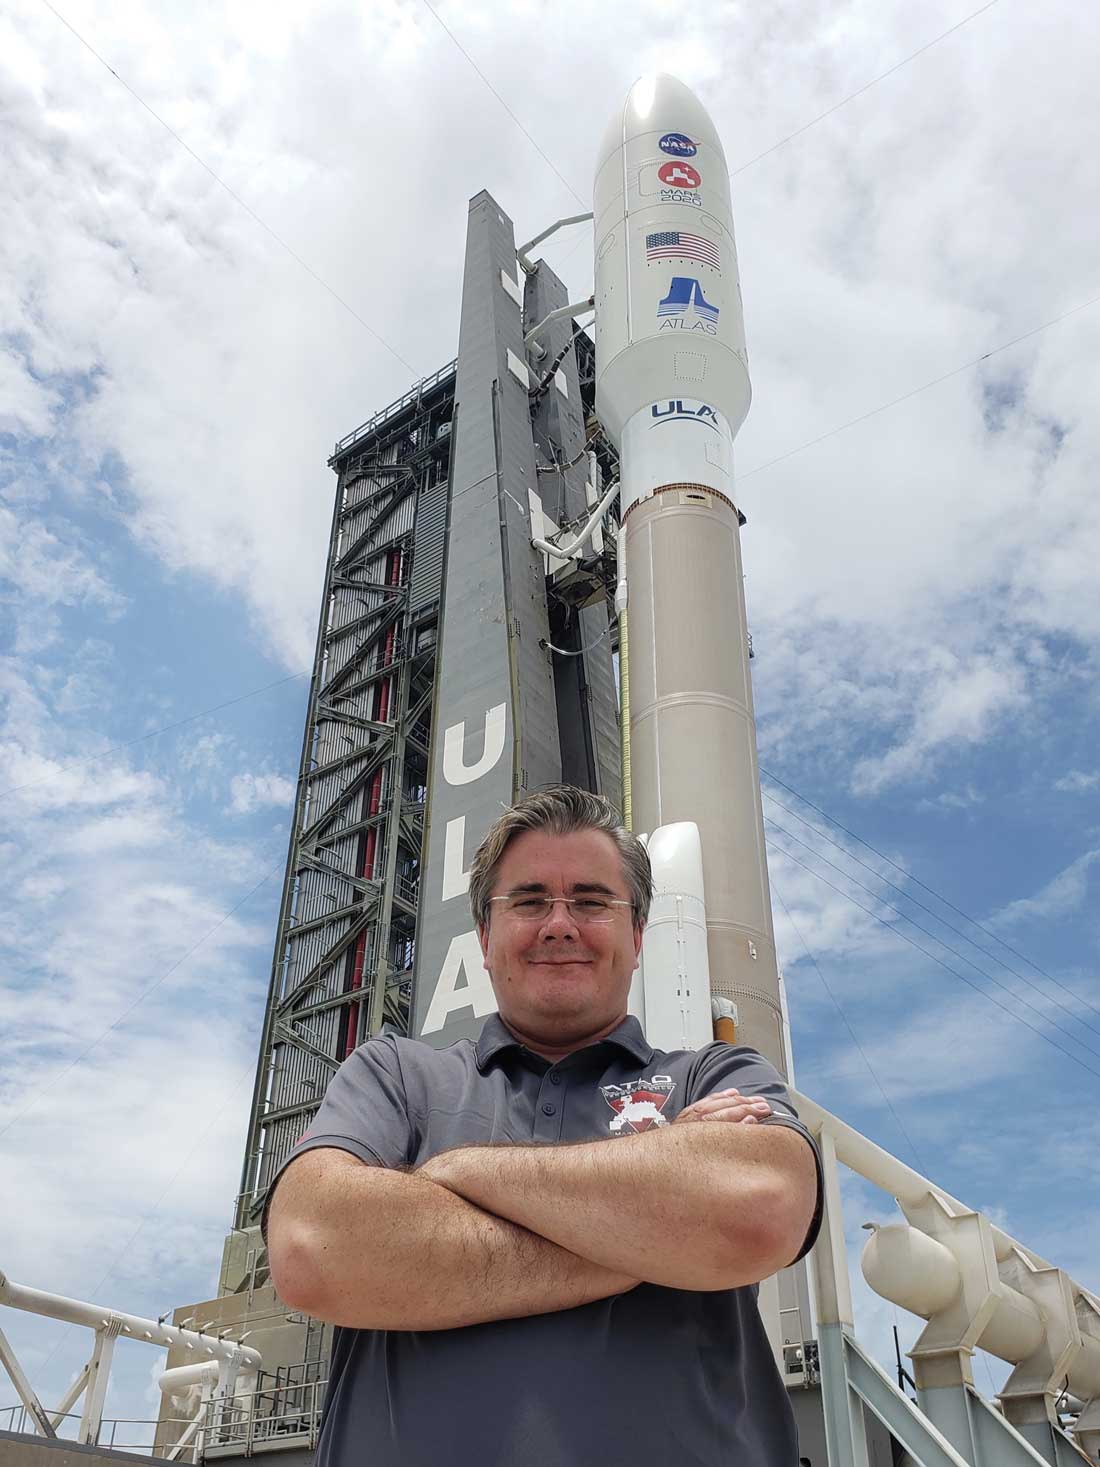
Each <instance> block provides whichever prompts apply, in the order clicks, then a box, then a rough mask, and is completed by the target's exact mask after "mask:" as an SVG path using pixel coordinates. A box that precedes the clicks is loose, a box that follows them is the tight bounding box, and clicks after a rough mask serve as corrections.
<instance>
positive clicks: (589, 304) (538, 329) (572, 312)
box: [523, 296, 596, 346]
mask: <svg viewBox="0 0 1100 1467" xmlns="http://www.w3.org/2000/svg"><path fill="white" fill-rule="evenodd" d="M595 309H596V306H595V302H594V301H593V299H592V297H591V296H588V297H587V298H586V299H585V300H583V301H573V302H572V303H571V304H570V305H568V306H558V307H557V309H556V310H553V311H551V312H550V314H549V315H548V316H543V318H542V320H541V321H540V322H539V324H538V325H537V326H532V327H531V329H530V331H528V333H527V335H526V336H525V337H524V338H523V344H524V346H530V345H531V343H532V342H533V341H534V339H535V337H536V336H539V335H541V333H542V332H543V331H544V330H545V329H546V327H547V326H550V325H552V324H553V323H554V322H555V321H561V320H563V319H564V318H565V317H566V316H587V315H588V313H589V311H594V310H595Z"/></svg>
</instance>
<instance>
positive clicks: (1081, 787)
mask: <svg viewBox="0 0 1100 1467" xmlns="http://www.w3.org/2000/svg"><path fill="white" fill-rule="evenodd" d="M1098 785H1100V769H1097V770H1093V771H1092V772H1091V773H1086V771H1085V770H1083V769H1071V770H1070V772H1069V773H1068V774H1066V775H1063V776H1062V778H1061V779H1056V780H1055V781H1054V788H1055V789H1056V790H1061V791H1062V793H1063V794H1069V795H1080V794H1084V792H1085V791H1086V790H1094V789H1096V787H1097V786H1098Z"/></svg>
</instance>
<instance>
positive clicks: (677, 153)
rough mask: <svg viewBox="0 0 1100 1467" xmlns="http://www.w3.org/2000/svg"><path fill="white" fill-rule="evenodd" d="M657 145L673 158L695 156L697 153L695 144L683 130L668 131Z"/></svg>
mask: <svg viewBox="0 0 1100 1467" xmlns="http://www.w3.org/2000/svg"><path fill="white" fill-rule="evenodd" d="M657 146H658V147H659V148H660V150H661V152H662V153H670V154H671V155H672V157H673V158H694V157H695V153H696V147H695V144H694V143H693V142H692V141H691V139H690V138H689V137H686V136H685V135H684V134H683V133H682V132H666V133H665V135H664V137H663V138H662V139H661V141H660V142H659V143H658V144H657Z"/></svg>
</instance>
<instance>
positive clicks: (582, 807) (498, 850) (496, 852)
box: [470, 784, 653, 927]
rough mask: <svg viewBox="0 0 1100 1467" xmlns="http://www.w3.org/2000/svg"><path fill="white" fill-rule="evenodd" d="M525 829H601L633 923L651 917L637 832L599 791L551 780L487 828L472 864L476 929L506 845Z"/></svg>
mask: <svg viewBox="0 0 1100 1467" xmlns="http://www.w3.org/2000/svg"><path fill="white" fill-rule="evenodd" d="M525 830H548V831H550V832H551V833H552V834H553V835H572V834H573V832H574V831H575V830H602V831H603V832H604V833H605V834H606V835H609V836H610V837H611V839H612V840H613V841H614V842H615V846H616V848H617V849H618V852H619V856H620V858H621V859H622V863H623V875H624V877H625V878H626V885H627V890H628V891H629V893H630V900H631V902H632V904H633V906H634V921H635V923H636V924H639V925H640V924H641V923H643V922H644V921H645V920H646V918H647V917H648V916H649V904H650V901H651V900H652V898H653V874H652V872H651V870H650V866H649V855H648V853H647V851H646V848H645V846H643V845H642V843H641V841H640V840H639V839H638V837H637V836H635V835H631V833H630V831H629V830H626V829H625V828H624V827H623V825H622V824H621V822H620V820H619V813H618V811H617V810H616V809H615V807H614V805H612V803H611V801H610V800H606V799H604V797H603V795H593V794H590V793H589V791H588V790H582V789H578V788H577V787H576V786H575V785H571V784H554V785H550V786H548V787H547V788H546V789H542V790H536V792H535V793H534V794H533V795H528V796H527V797H526V798H525V799H522V800H520V801H519V803H518V804H515V805H513V806H512V808H511V809H510V810H505V812H504V814H503V815H501V816H500V818H499V819H498V820H495V821H494V822H493V824H492V825H491V826H490V827H489V830H488V833H487V834H486V836H485V839H484V840H483V841H482V842H481V844H480V845H479V846H478V848H477V854H476V855H475V856H474V859H473V864H472V865H471V867H470V910H471V911H472V912H473V914H474V921H475V922H476V923H477V925H478V926H479V927H482V926H485V925H487V924H488V921H489V912H490V907H489V898H490V896H491V895H492V893H493V886H494V884H495V882H496V875H497V868H498V867H499V866H500V862H501V858H502V857H503V855H504V850H505V847H506V846H507V845H508V842H509V841H510V840H511V839H512V837H513V836H514V835H521V834H522V833H523V832H524V831H525Z"/></svg>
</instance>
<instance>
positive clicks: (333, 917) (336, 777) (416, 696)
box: [236, 363, 454, 1228]
mask: <svg viewBox="0 0 1100 1467" xmlns="http://www.w3.org/2000/svg"><path fill="white" fill-rule="evenodd" d="M453 401H454V364H453V363H452V364H451V366H450V367H449V368H443V369H441V370H440V371H439V372H437V373H436V374H435V375H434V376H433V377H431V378H428V379H427V380H426V381H425V382H423V383H421V384H420V386H419V388H417V389H414V391H412V392H410V393H407V394H406V395H405V396H404V397H403V398H401V399H400V400H399V401H398V402H397V403H394V404H393V405H392V407H390V408H389V409H387V410H386V411H385V412H383V413H380V414H378V415H377V416H376V417H375V418H373V419H372V420H371V421H370V422H369V423H367V424H364V426H363V427H362V428H361V429H358V430H357V431H356V432H355V433H354V434H351V435H349V437H348V438H347V439H345V440H342V442H341V443H340V444H338V445H337V450H336V453H335V454H334V456H333V458H332V459H331V460H330V465H331V467H333V468H334V469H335V470H336V471H337V474H338V475H339V479H338V485H337V493H336V509H335V514H334V517H333V525H332V534H331V539H330V544H329V556H328V564H327V569H326V576H325V589H324V597H323V601H322V614H321V625H320V631H319V634H318V640H317V651H316V656H315V661H314V668H313V678H312V683H311V686H310V698H309V708H308V713H307V718H306V730H305V739H304V743H303V750H302V760H301V766H300V770H299V777H298V790H297V798H296V801H295V808H294V825H293V832H292V836H291V843H290V851H289V857H288V862H287V871H286V878H285V882H284V887H283V897H282V905H281V908H280V912H279V924H278V932H277V937H276V943H275V954H274V960H273V965H272V976H271V986H270V990H269V995H268V1004H267V1012H266V1015H265V1020H264V1031H263V1038H262V1041H261V1046H260V1056H259V1064H258V1068H257V1076H256V1087H255V1092H254V1096H253V1104H252V1114H251V1117H250V1122H249V1132H248V1142H247V1148H246V1153H245V1162H244V1171H243V1176H242V1182H241V1191H240V1195H239V1197H238V1203H237V1217H236V1226H237V1227H238V1228H247V1227H248V1226H249V1225H250V1224H254V1223H255V1221H256V1217H257V1212H258V1209H259V1207H261V1206H262V1203H263V1200H264V1197H265V1196H266V1193H267V1189H268V1186H269V1185H270V1182H271V1180H272V1178H273V1177H274V1175H275V1173H276V1172H277V1171H278V1168H279V1166H280V1165H281V1163H282V1161H283V1160H284V1159H285V1157H286V1156H287V1154H288V1153H289V1151H290V1150H291V1148H292V1147H293V1145H294V1143H295V1141H296V1140H297V1139H298V1137H299V1136H300V1135H301V1134H302V1132H303V1131H304V1130H306V1129H307V1128H308V1125H309V1121H310V1119H311V1118H312V1116H313V1115H314V1113H315V1112H316V1110H317V1107H318V1105H319V1103H320V1100H321V1097H322V1096H323V1095H324V1092H325V1089H326V1087H327V1085H328V1082H329V1080H330V1079H331V1077H332V1075H333V1074H334V1073H335V1072H336V1070H337V1069H338V1068H339V1066H340V1064H341V1062H342V1061H343V1060H344V1059H345V1058H346V1056H347V1055H349V1054H350V1053H351V1052H352V1050H353V1049H354V1048H355V1047H356V1045H357V1044H360V1043H361V1042H362V1041H363V1040H364V1039H366V1038H367V1037H369V1036H370V1035H372V1034H375V1033H377V1032H378V1031H379V1030H380V1029H381V1028H382V1026H383V1024H388V1025H390V1026H392V1027H393V1028H394V1029H395V1030H397V1031H399V1032H402V1033H404V1032H407V1029H408V1014H409V1000H410V988H411V979H412V969H413V958H414V950H415V932H416V915H417V895H418V890H419V881H420V864H421V848H422V844H423V833H424V804H425V797H426V793H427V782H428V751H429V739H430V732H431V711H432V696H433V686H434V678H435V642H436V620H437V616H438V606H439V597H440V591H441V580H442V567H443V543H444V534H445V524H446V513H447V498H448V493H447V489H448V474H449V467H450V443H451V439H450V428H451V418H452V414H453Z"/></svg>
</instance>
